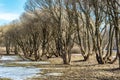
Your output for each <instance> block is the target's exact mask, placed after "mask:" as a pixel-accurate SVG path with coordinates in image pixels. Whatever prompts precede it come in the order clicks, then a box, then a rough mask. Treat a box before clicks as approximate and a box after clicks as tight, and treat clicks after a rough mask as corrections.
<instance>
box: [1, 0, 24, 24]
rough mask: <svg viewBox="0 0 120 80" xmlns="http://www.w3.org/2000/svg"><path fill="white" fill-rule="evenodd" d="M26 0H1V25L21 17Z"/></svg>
mask: <svg viewBox="0 0 120 80" xmlns="http://www.w3.org/2000/svg"><path fill="white" fill-rule="evenodd" d="M25 2H26V0H0V25H4V24H7V23H9V22H11V21H12V20H15V19H19V16H20V15H21V14H22V13H23V12H24V6H25Z"/></svg>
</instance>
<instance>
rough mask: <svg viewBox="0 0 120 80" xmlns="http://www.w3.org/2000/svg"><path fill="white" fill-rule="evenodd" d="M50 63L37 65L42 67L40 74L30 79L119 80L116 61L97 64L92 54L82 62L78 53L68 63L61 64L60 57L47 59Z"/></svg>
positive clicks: (119, 71)
mask: <svg viewBox="0 0 120 80" xmlns="http://www.w3.org/2000/svg"><path fill="white" fill-rule="evenodd" d="M49 61H50V62H51V63H52V64H49V65H37V66H36V67H40V68H42V69H43V70H42V73H40V74H41V75H42V76H40V77H34V78H32V79H30V80H120V74H119V73H120V70H119V69H118V62H116V63H114V64H105V65H99V64H98V63H97V61H96V60H95V58H94V56H92V57H90V60H89V61H86V62H83V61H82V57H81V56H80V55H73V56H72V62H71V64H70V65H63V64H61V63H62V59H60V58H52V59H49ZM47 73H63V75H62V76H45V74H47Z"/></svg>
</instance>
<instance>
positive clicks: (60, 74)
mask: <svg viewBox="0 0 120 80" xmlns="http://www.w3.org/2000/svg"><path fill="white" fill-rule="evenodd" d="M45 75H46V76H62V75H63V73H47V74H45Z"/></svg>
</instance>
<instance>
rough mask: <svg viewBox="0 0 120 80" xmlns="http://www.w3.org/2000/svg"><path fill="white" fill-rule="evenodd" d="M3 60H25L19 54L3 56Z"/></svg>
mask: <svg viewBox="0 0 120 80" xmlns="http://www.w3.org/2000/svg"><path fill="white" fill-rule="evenodd" d="M0 60H1V61H5V60H6V61H7V60H10V61H15V60H23V59H22V58H20V57H19V56H2V57H1V58H0Z"/></svg>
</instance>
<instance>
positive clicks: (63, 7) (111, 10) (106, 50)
mask: <svg viewBox="0 0 120 80" xmlns="http://www.w3.org/2000/svg"><path fill="white" fill-rule="evenodd" d="M25 11H26V12H25V13H23V15H22V16H21V17H20V19H19V21H17V22H14V23H12V24H13V26H15V27H14V28H12V29H10V30H9V31H8V32H7V33H6V34H5V40H6V49H7V47H8V50H7V51H8V52H9V46H10V45H9V43H11V44H12V45H14V49H15V52H16V54H18V50H19V49H20V50H21V51H22V52H23V53H24V56H25V57H26V58H29V59H33V60H36V61H37V60H41V59H42V57H47V58H49V57H51V56H52V55H55V56H56V57H61V58H62V59H63V63H64V64H69V63H70V60H71V53H72V51H71V50H72V48H73V47H74V45H78V46H79V49H80V53H81V54H82V56H83V58H84V61H86V60H88V59H89V56H90V54H95V55H96V60H97V61H98V63H99V64H105V63H114V62H115V61H116V60H117V58H118V59H119V67H120V26H119V24H120V12H119V11H120V1H119V0H27V2H26V4H25ZM113 49H116V50H117V52H116V53H115V52H113ZM8 52H7V53H8ZM113 56H115V57H113Z"/></svg>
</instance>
